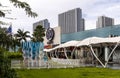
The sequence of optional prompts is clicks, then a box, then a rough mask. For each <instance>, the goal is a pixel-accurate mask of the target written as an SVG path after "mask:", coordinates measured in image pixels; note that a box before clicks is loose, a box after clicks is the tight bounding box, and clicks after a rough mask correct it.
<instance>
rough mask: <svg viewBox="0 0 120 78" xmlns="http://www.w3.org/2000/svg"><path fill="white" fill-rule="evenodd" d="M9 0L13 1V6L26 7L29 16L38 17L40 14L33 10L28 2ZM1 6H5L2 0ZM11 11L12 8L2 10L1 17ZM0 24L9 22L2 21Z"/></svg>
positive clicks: (0, 11)
mask: <svg viewBox="0 0 120 78" xmlns="http://www.w3.org/2000/svg"><path fill="white" fill-rule="evenodd" d="M8 1H10V3H12V4H13V6H15V7H16V8H22V9H24V11H25V12H26V14H27V15H28V16H29V17H37V16H38V15H37V14H36V13H35V12H33V11H32V9H31V7H30V5H29V4H28V3H26V2H22V1H19V0H8ZM0 7H4V5H2V4H1V2H0ZM8 7H9V6H8ZM10 11H11V10H0V17H5V15H6V12H9V13H10ZM0 24H1V25H8V24H9V23H6V22H5V21H0Z"/></svg>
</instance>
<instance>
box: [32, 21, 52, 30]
mask: <svg viewBox="0 0 120 78" xmlns="http://www.w3.org/2000/svg"><path fill="white" fill-rule="evenodd" d="M38 25H41V26H43V28H45V29H48V28H50V23H49V21H48V19H44V20H40V21H38V22H36V23H34V24H33V30H35V29H36V27H37V26H38Z"/></svg>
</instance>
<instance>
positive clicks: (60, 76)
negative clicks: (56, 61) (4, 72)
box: [17, 67, 120, 78]
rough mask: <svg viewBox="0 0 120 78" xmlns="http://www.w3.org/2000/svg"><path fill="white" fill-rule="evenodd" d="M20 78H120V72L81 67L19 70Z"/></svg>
mask: <svg viewBox="0 0 120 78" xmlns="http://www.w3.org/2000/svg"><path fill="white" fill-rule="evenodd" d="M17 73H18V75H19V77H20V78H120V70H113V69H107V68H94V67H81V68H67V69H18V70H17Z"/></svg>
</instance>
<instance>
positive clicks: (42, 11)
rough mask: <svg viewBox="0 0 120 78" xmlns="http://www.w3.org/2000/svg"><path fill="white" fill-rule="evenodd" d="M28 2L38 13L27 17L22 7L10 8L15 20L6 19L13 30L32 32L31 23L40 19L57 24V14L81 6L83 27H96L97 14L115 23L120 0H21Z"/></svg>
mask: <svg viewBox="0 0 120 78" xmlns="http://www.w3.org/2000/svg"><path fill="white" fill-rule="evenodd" d="M21 1H26V2H28V3H29V4H30V5H31V7H32V9H33V11H35V12H37V13H38V15H39V16H38V17H37V18H35V19H34V18H28V17H27V16H26V15H25V12H24V11H23V10H22V9H16V8H13V7H9V8H12V14H10V15H7V16H10V17H15V18H17V20H13V21H11V20H7V21H9V22H12V24H13V27H14V28H13V30H14V32H16V31H17V29H18V28H21V29H24V30H27V31H30V32H32V28H33V27H32V24H33V23H34V22H36V21H39V20H42V19H46V18H47V19H48V20H49V21H50V24H51V27H55V26H58V14H60V13H62V12H65V11H67V10H70V9H74V8H78V7H79V8H81V9H82V13H83V17H84V18H85V28H86V29H93V28H95V27H96V20H97V17H98V16H101V15H105V16H109V17H112V18H114V19H115V24H119V23H120V0H21ZM0 2H2V3H7V5H10V3H9V2H8V0H0Z"/></svg>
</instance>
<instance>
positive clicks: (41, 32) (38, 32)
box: [32, 25, 45, 42]
mask: <svg viewBox="0 0 120 78" xmlns="http://www.w3.org/2000/svg"><path fill="white" fill-rule="evenodd" d="M44 36H45V29H44V28H43V26H41V25H38V26H37V27H36V29H35V30H34V32H33V38H32V41H34V42H43V41H44V39H43V37H44Z"/></svg>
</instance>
